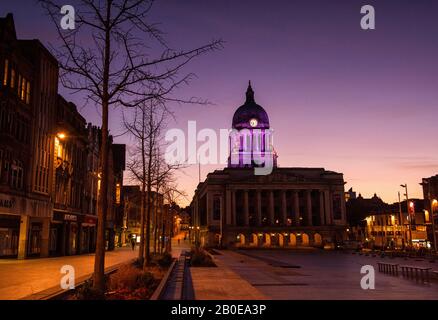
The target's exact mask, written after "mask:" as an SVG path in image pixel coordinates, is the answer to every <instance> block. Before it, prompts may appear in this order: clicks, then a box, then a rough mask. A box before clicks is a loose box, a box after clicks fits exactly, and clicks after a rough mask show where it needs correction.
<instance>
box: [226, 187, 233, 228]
mask: <svg viewBox="0 0 438 320" xmlns="http://www.w3.org/2000/svg"><path fill="white" fill-rule="evenodd" d="M225 202H226V204H225V207H226V211H225V212H226V215H225V224H226V225H230V224H231V223H232V219H231V217H232V212H231V211H232V209H231V208H232V199H231V190H227V191H225Z"/></svg>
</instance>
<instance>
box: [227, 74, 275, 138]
mask: <svg viewBox="0 0 438 320" xmlns="http://www.w3.org/2000/svg"><path fill="white" fill-rule="evenodd" d="M253 119H255V120H257V121H256V122H255V121H254V122H253V123H252V124H251V123H250V122H251V120H253ZM232 127H233V129H237V130H241V129H268V128H269V118H268V114H267V113H266V111H265V109H263V108H262V107H261V106H259V105H258V104H257V103H255V100H254V91H253V90H252V88H251V81H250V82H249V85H248V89H247V90H246V101H245V104H244V105H242V106H240V107H239V108H238V109H237V110H236V112H235V113H234V116H233V124H232Z"/></svg>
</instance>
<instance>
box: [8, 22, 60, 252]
mask: <svg viewBox="0 0 438 320" xmlns="http://www.w3.org/2000/svg"><path fill="white" fill-rule="evenodd" d="M0 63H1V71H0V72H1V80H2V81H1V86H0V91H1V93H0V121H1V125H0V126H1V128H0V135H1V138H0V177H1V178H0V230H1V231H0V257H3V256H11V257H18V258H25V257H28V256H43V257H44V256H48V255H49V237H50V220H51V216H52V208H53V205H52V203H51V201H50V199H51V193H52V190H53V183H54V179H53V170H54V167H53V157H54V154H53V146H54V138H53V137H54V124H55V119H54V114H55V108H56V103H57V88H58V87H57V86H58V63H57V61H56V59H55V58H54V57H53V56H52V55H51V54H50V53H49V52H48V51H47V49H46V48H44V46H43V45H42V44H41V43H40V42H39V41H38V40H19V39H17V36H16V32H15V25H14V19H13V16H12V14H8V15H7V16H6V17H5V18H0Z"/></svg>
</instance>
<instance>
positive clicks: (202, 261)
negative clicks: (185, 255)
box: [190, 248, 216, 267]
mask: <svg viewBox="0 0 438 320" xmlns="http://www.w3.org/2000/svg"><path fill="white" fill-rule="evenodd" d="M190 255H191V259H190V264H191V266H192V267H216V265H215V263H214V262H213V260H212V259H211V257H210V256H209V255H208V254H207V253H206V252H205V250H203V249H200V248H194V249H192V251H191V252H190Z"/></svg>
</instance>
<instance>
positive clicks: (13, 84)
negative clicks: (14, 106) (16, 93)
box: [11, 69, 15, 89]
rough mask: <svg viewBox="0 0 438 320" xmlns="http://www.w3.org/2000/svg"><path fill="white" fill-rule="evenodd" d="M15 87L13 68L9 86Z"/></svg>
mask: <svg viewBox="0 0 438 320" xmlns="http://www.w3.org/2000/svg"><path fill="white" fill-rule="evenodd" d="M14 87H15V69H11V88H12V89H14Z"/></svg>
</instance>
